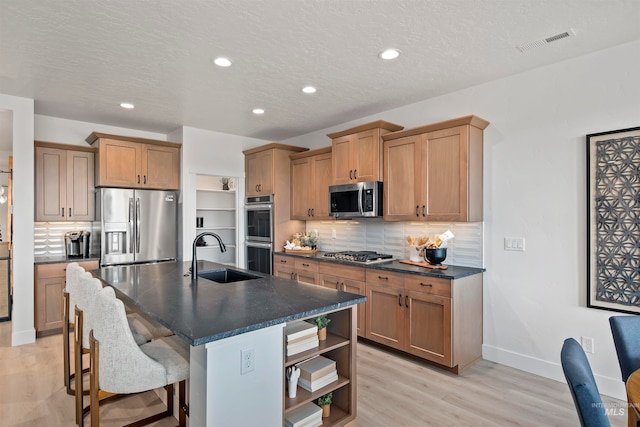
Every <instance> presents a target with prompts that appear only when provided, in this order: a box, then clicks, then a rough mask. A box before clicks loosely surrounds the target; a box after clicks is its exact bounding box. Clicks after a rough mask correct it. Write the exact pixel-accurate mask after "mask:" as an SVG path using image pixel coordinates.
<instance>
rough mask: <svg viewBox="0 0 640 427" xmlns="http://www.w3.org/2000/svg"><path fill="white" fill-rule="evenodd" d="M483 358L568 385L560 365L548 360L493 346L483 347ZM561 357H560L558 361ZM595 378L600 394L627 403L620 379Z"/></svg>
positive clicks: (595, 376)
mask: <svg viewBox="0 0 640 427" xmlns="http://www.w3.org/2000/svg"><path fill="white" fill-rule="evenodd" d="M482 358H483V359H486V360H489V361H491V362H495V363H499V364H501V365H506V366H510V367H512V368H516V369H520V370H521V371H525V372H529V373H531V374H534V375H539V376H541V377H545V378H549V379H552V380H555V381H559V382H561V383H566V380H565V378H564V372H563V371H562V366H561V365H560V363H555V362H549V361H547V360H542V359H538V358H535V357H531V356H528V355H526V354H520V353H515V352H513V351H509V350H504V349H501V348H498V347H494V346H492V345H487V344H483V345H482ZM559 359H560V355H558V360H559ZM593 376H594V378H595V379H596V383H597V385H598V390H599V391H600V394H603V395H605V396H609V397H612V398H614V399H618V400H622V401H624V402H626V401H627V392H626V390H625V388H624V383H623V382H622V380H621V379H620V378H610V377H605V376H602V375H596V374H595V373H594V375H593Z"/></svg>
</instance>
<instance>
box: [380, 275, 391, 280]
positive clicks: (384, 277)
mask: <svg viewBox="0 0 640 427" xmlns="http://www.w3.org/2000/svg"><path fill="white" fill-rule="evenodd" d="M378 279H380V280H389V278H388V277H386V276H378Z"/></svg>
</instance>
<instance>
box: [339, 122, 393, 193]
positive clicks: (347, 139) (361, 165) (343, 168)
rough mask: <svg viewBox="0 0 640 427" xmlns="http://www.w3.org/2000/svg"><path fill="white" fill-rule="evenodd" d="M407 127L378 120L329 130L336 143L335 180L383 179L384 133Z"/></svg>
mask: <svg viewBox="0 0 640 427" xmlns="http://www.w3.org/2000/svg"><path fill="white" fill-rule="evenodd" d="M402 129H403V127H402V126H399V125H396V124H393V123H389V122H385V121H383V120H378V121H375V122H371V123H366V124H363V125H360V126H357V127H354V128H351V129H347V130H344V131H342V132H335V133H330V134H327V136H328V137H329V138H331V139H332V147H333V184H335V185H338V184H352V183H355V182H367V181H382V140H381V139H380V138H381V136H382V135H384V134H387V133H389V132H395V131H399V130H402Z"/></svg>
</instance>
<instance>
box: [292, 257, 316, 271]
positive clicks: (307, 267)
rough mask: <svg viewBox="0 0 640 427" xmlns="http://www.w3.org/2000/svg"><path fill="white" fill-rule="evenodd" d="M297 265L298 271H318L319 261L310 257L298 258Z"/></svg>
mask: <svg viewBox="0 0 640 427" xmlns="http://www.w3.org/2000/svg"><path fill="white" fill-rule="evenodd" d="M295 267H296V270H298V271H308V272H311V273H317V272H318V261H311V260H309V259H296V260H295Z"/></svg>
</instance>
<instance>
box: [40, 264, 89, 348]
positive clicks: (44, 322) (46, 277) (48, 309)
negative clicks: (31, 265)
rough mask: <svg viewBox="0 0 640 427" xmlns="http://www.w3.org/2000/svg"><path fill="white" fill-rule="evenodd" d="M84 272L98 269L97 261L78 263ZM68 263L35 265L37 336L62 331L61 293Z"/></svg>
mask: <svg viewBox="0 0 640 427" xmlns="http://www.w3.org/2000/svg"><path fill="white" fill-rule="evenodd" d="M78 264H80V266H82V267H83V268H84V269H85V270H95V269H97V268H98V261H97V260H95V261H84V262H79V263H78ZM67 265H68V263H57V264H36V265H35V307H34V313H35V325H36V334H37V335H38V336H43V335H48V334H54V333H58V332H61V331H62V291H63V290H64V287H65V282H66V276H67Z"/></svg>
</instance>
